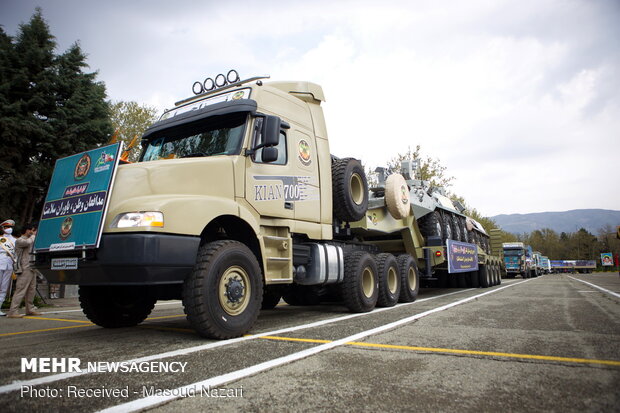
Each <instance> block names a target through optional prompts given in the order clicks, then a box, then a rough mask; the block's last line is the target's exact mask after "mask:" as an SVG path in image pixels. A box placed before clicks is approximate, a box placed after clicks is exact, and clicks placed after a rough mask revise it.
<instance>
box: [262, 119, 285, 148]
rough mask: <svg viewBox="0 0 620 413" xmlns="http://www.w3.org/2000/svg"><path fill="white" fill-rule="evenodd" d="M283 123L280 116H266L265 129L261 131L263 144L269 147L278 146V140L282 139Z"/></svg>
mask: <svg viewBox="0 0 620 413" xmlns="http://www.w3.org/2000/svg"><path fill="white" fill-rule="evenodd" d="M281 124H282V121H281V120H280V118H279V117H277V116H265V120H263V130H262V131H261V134H262V135H263V139H262V142H261V144H262V145H263V146H266V147H269V146H276V145H277V144H278V142H279V141H280V127H281ZM276 152H277V151H276ZM263 157H264V154H263Z"/></svg>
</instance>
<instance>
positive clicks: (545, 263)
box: [540, 255, 551, 274]
mask: <svg viewBox="0 0 620 413" xmlns="http://www.w3.org/2000/svg"><path fill="white" fill-rule="evenodd" d="M540 266H541V268H542V274H550V273H551V261H549V258H548V257H546V256H544V255H542V256H541V257H540Z"/></svg>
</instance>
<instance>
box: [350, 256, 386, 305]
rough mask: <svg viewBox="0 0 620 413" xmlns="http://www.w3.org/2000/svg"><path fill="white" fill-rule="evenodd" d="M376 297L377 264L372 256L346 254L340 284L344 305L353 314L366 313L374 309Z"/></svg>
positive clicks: (377, 286) (377, 295) (377, 289)
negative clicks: (342, 278)
mask: <svg viewBox="0 0 620 413" xmlns="http://www.w3.org/2000/svg"><path fill="white" fill-rule="evenodd" d="M378 297H379V279H378V277H377V264H376V263H375V260H374V259H373V257H372V255H370V254H369V253H367V252H364V251H355V252H353V253H351V254H348V255H347V256H346V257H345V259H344V282H343V283H342V299H343V300H344V305H346V306H347V308H348V309H349V310H351V311H353V312H355V313H366V312H368V311H371V310H372V309H373V308H375V305H377V299H378Z"/></svg>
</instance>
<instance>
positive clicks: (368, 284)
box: [362, 267, 375, 298]
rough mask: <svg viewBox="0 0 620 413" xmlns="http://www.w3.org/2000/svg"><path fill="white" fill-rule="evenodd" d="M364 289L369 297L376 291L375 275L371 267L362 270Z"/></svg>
mask: <svg viewBox="0 0 620 413" xmlns="http://www.w3.org/2000/svg"><path fill="white" fill-rule="evenodd" d="M362 289H363V290H364V295H365V296H366V297H367V298H370V297H372V294H373V293H374V292H375V275H374V274H373V273H372V270H371V269H370V267H366V268H364V271H363V272H362Z"/></svg>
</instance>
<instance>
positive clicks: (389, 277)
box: [377, 253, 401, 307]
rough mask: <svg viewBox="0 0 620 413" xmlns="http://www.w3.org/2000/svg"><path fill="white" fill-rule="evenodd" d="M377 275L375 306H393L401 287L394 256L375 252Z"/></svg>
mask: <svg viewBox="0 0 620 413" xmlns="http://www.w3.org/2000/svg"><path fill="white" fill-rule="evenodd" d="M377 275H378V277H379V298H378V299H377V306H379V307H393V306H395V305H396V303H397V302H398V297H399V296H400V289H401V285H400V276H399V273H398V262H397V261H396V257H394V256H393V255H392V254H386V253H382V254H377Z"/></svg>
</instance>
